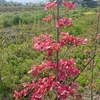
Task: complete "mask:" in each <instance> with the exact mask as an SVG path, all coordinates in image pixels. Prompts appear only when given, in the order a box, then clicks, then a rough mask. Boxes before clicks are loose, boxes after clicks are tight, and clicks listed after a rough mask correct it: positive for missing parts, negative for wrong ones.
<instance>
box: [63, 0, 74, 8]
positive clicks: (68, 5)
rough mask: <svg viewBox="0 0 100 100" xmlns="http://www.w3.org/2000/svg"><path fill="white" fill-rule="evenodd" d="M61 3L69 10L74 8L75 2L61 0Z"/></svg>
mask: <svg viewBox="0 0 100 100" xmlns="http://www.w3.org/2000/svg"><path fill="white" fill-rule="evenodd" d="M63 5H64V6H65V7H67V8H68V9H70V10H71V9H74V8H75V4H73V3H72V1H69V2H66V1H63Z"/></svg>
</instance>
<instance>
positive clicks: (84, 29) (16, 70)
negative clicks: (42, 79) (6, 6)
mask: <svg viewBox="0 0 100 100" xmlns="http://www.w3.org/2000/svg"><path fill="white" fill-rule="evenodd" d="M60 10H61V11H62V13H63V9H62V8H61V9H60ZM85 12H95V14H87V15H85V14H84V13H85ZM48 14H49V13H48V12H46V11H43V8H42V9H41V10H37V9H36V10H33V11H30V12H29V11H20V12H6V13H5V12H4V13H3V12H0V100H7V99H8V100H14V98H13V93H14V90H15V89H17V90H18V89H20V88H21V84H22V83H23V82H27V81H29V80H30V81H31V80H32V76H31V75H29V74H28V71H29V69H30V68H31V66H32V65H33V64H38V63H40V62H42V60H43V59H45V58H44V55H43V54H40V53H39V52H38V51H35V50H34V49H33V48H32V39H33V36H36V35H39V34H41V33H44V34H45V33H46V32H48V33H52V34H55V33H54V28H53V27H54V26H53V23H52V22H51V23H50V24H49V23H47V22H46V23H45V22H44V21H43V20H42V19H43V18H44V17H45V16H46V15H48ZM68 17H71V18H72V19H73V23H74V26H73V27H71V28H65V29H64V30H62V31H66V30H68V32H69V33H70V34H73V35H74V36H78V37H85V38H87V39H88V40H89V39H90V37H91V36H94V33H95V30H96V27H95V24H96V22H97V8H92V9H90V8H77V9H76V10H74V11H71V12H70V13H69V14H68ZM47 24H48V27H47ZM99 45H100V42H99ZM99 45H98V48H99V47H100V46H99ZM92 48H93V43H92V42H89V41H88V43H87V44H86V45H84V46H82V45H81V46H79V47H74V48H73V47H70V48H69V49H68V50H66V48H64V49H62V50H61V53H60V56H62V57H63V58H69V57H74V58H75V59H76V62H77V66H78V67H79V69H80V70H81V69H82V68H83V67H84V65H85V64H86V62H84V60H85V59H87V58H89V57H90V56H91V52H87V53H86V54H85V53H84V50H88V51H91V50H92ZM95 62H97V63H98V64H97V65H96V66H95V70H94V78H95V77H96V79H95V80H94V81H95V86H96V88H95V91H96V92H100V86H99V85H98V84H100V78H99V74H100V63H99V62H100V53H98V54H97V56H96V59H95ZM77 83H78V84H80V87H79V91H81V92H84V91H85V89H84V87H85V86H87V85H88V84H89V83H90V66H89V65H88V66H87V68H86V69H85V71H84V72H83V73H82V74H81V75H80V76H79V77H78V79H77Z"/></svg>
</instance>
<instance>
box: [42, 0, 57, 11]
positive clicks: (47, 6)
mask: <svg viewBox="0 0 100 100" xmlns="http://www.w3.org/2000/svg"><path fill="white" fill-rule="evenodd" d="M56 6H57V3H56V1H54V2H47V3H46V4H45V8H44V9H45V10H49V9H51V8H54V7H56Z"/></svg>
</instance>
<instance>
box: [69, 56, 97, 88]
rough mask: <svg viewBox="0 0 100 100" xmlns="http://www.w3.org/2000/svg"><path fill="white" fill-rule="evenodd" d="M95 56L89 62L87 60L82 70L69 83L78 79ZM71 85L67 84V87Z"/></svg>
mask: <svg viewBox="0 0 100 100" xmlns="http://www.w3.org/2000/svg"><path fill="white" fill-rule="evenodd" d="M95 56H96V55H94V56H93V57H92V58H91V59H90V60H89V62H88V63H87V64H86V65H85V66H84V67H83V69H82V70H81V72H80V73H79V74H78V75H77V76H76V77H75V78H74V79H73V80H72V81H71V83H72V82H74V81H75V80H76V79H77V78H78V77H79V75H80V74H81V73H82V72H83V71H84V69H85V68H86V67H87V66H88V65H89V64H90V62H91V61H92V60H93V59H94V58H95ZM71 83H70V84H69V86H70V85H71Z"/></svg>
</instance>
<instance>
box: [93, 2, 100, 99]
mask: <svg viewBox="0 0 100 100" xmlns="http://www.w3.org/2000/svg"><path fill="white" fill-rule="evenodd" d="M99 22H100V3H99V10H98V19H97V27H96V34H95V38H94V50H93V55H95V54H96V50H97V45H98V40H97V39H96V37H97V35H98V33H99ZM94 60H95V58H93V60H92V65H91V100H93V86H92V84H93V83H94V82H93V79H94V62H95V61H94Z"/></svg>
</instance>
